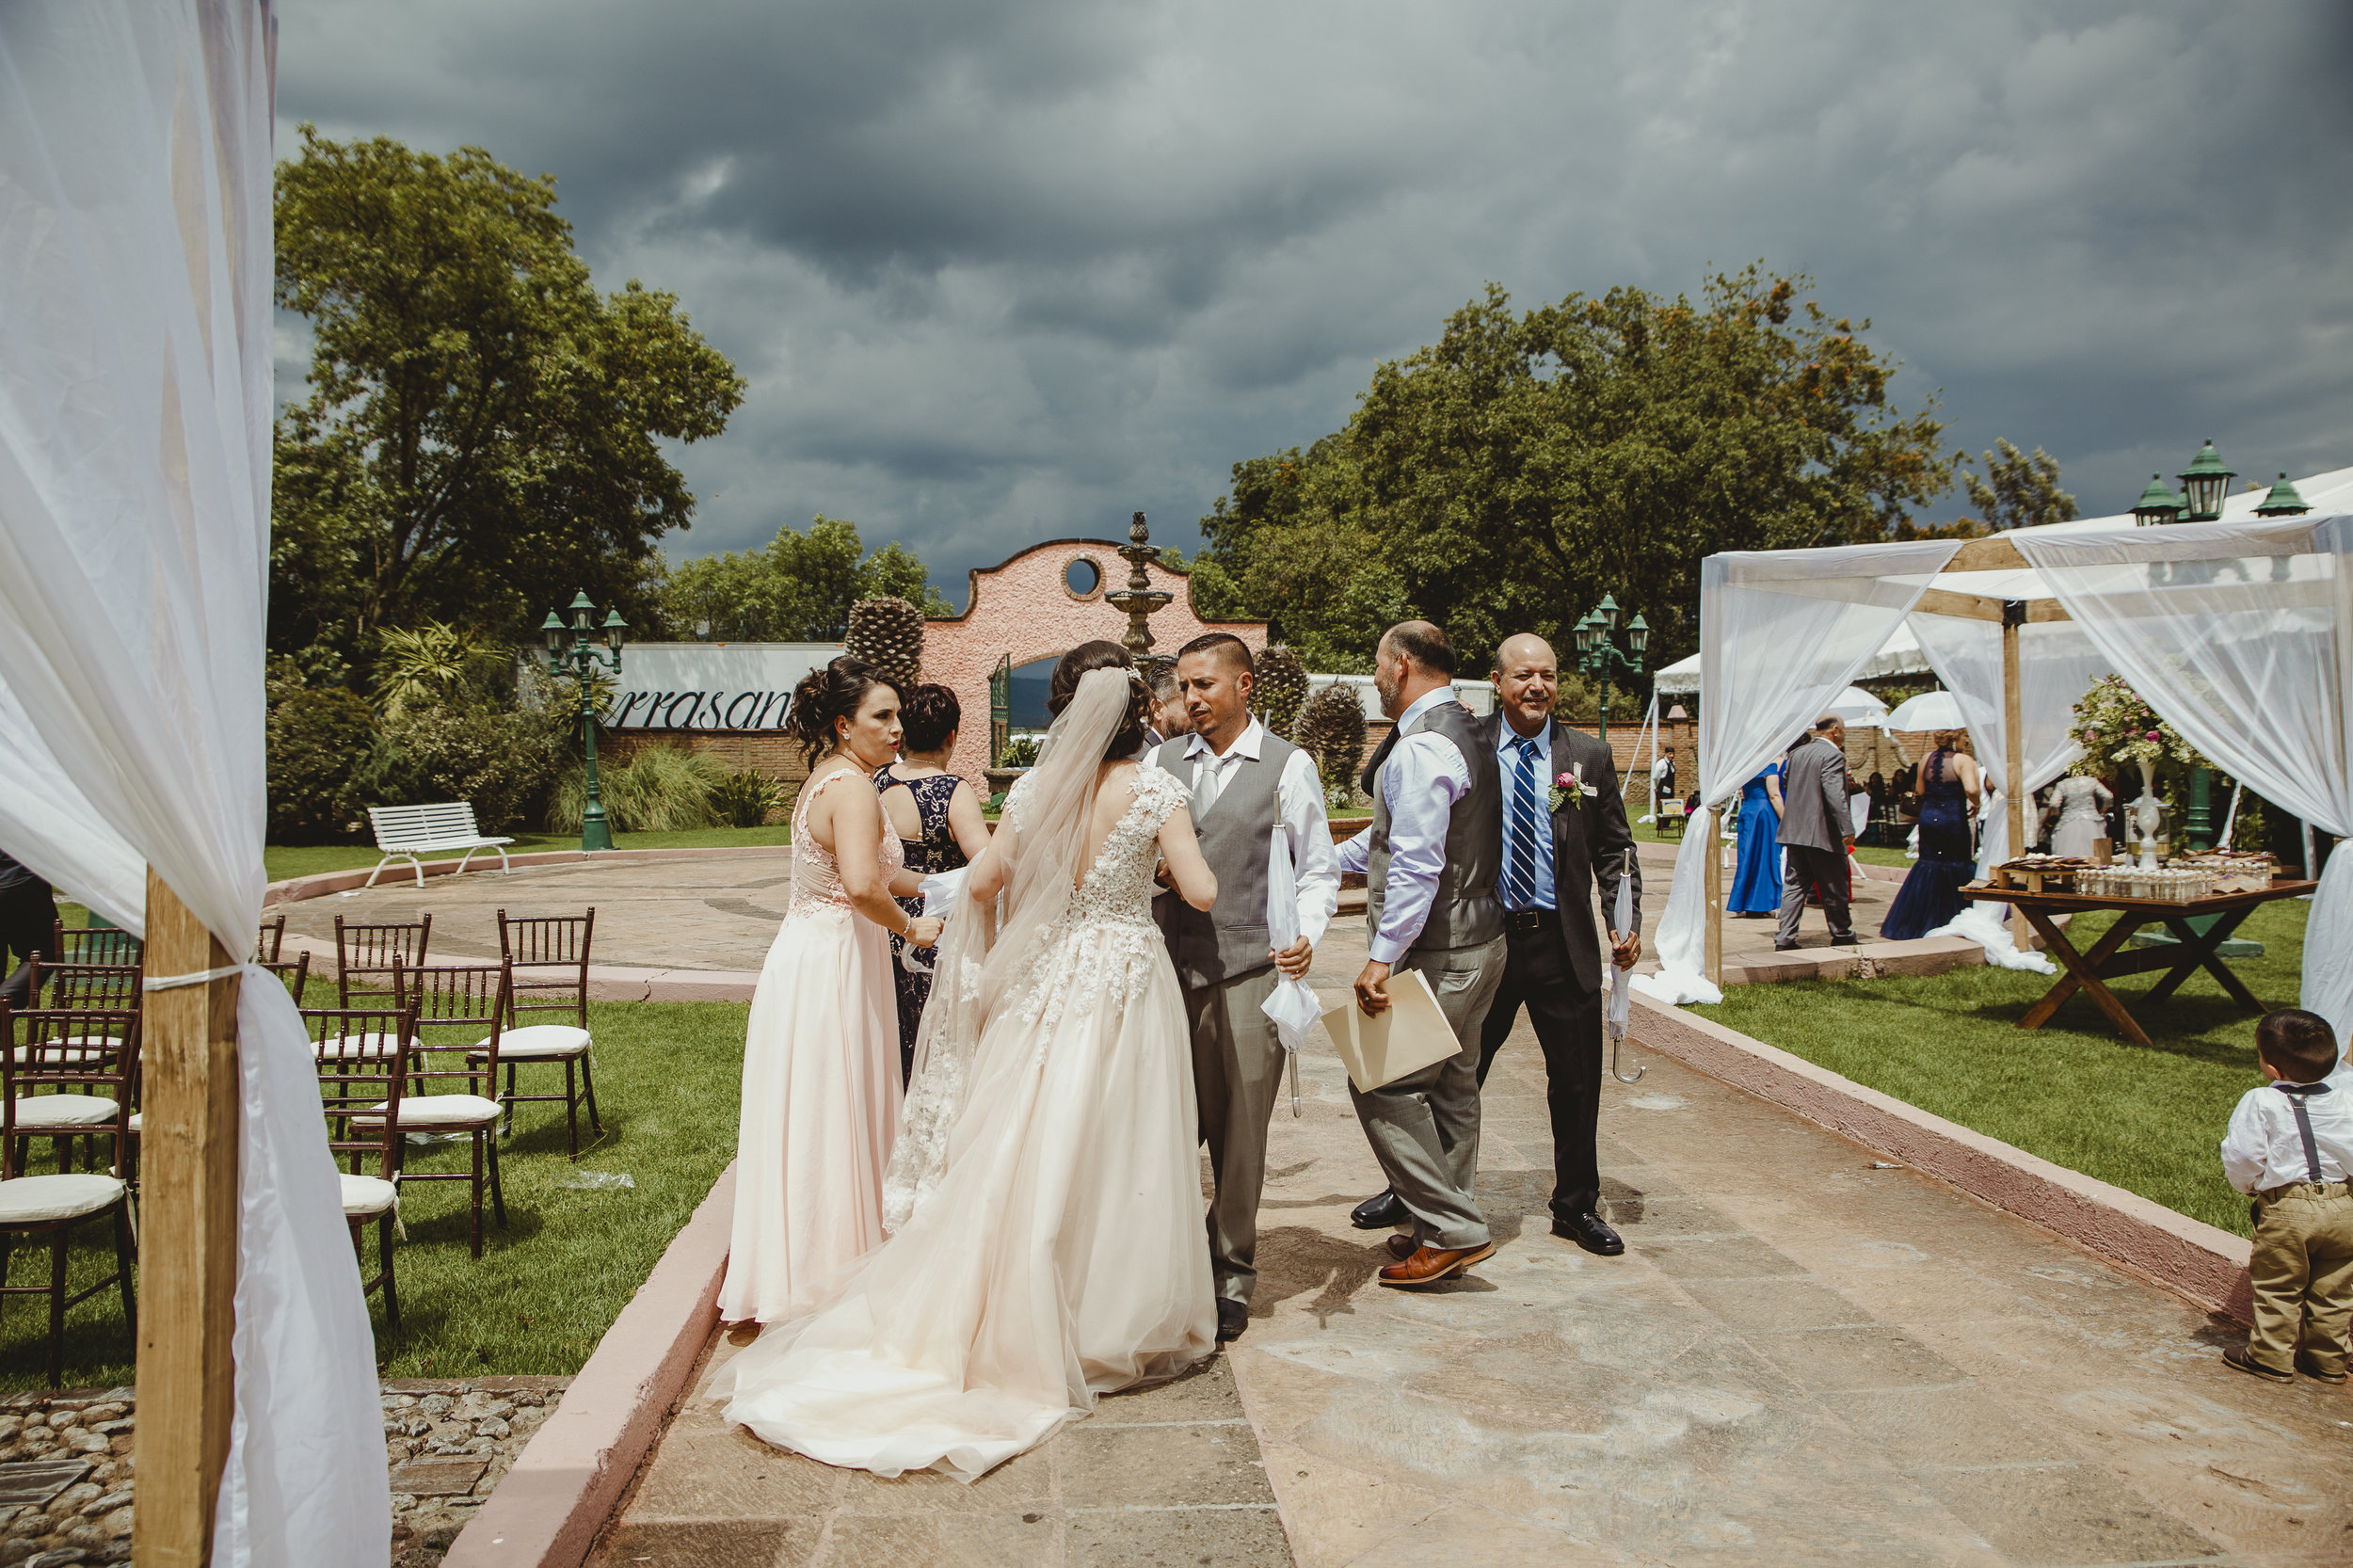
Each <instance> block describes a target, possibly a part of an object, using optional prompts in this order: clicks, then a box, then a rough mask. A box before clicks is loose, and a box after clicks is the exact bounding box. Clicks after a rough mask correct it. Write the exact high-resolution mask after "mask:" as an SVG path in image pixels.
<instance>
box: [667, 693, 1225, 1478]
mask: <svg viewBox="0 0 2353 1568" xmlns="http://www.w3.org/2000/svg"><path fill="white" fill-rule="evenodd" d="M1113 675H1120V676H1121V679H1122V680H1123V682H1124V674H1122V672H1112V671H1098V672H1095V673H1094V674H1092V675H1090V676H1089V677H1087V678H1086V680H1088V681H1090V682H1096V681H1098V678H1109V677H1112V676H1113ZM1123 690H1124V684H1123ZM1085 695H1086V694H1085V693H1084V692H1083V690H1082V694H1081V699H1080V702H1074V704H1073V708H1072V712H1074V713H1076V712H1078V711H1079V709H1080V706H1081V705H1082V703H1083V701H1084V696H1085ZM1085 740H1086V734H1085V733H1084V732H1079V733H1073V734H1072V735H1071V736H1070V741H1071V742H1072V743H1073V746H1072V749H1076V748H1077V747H1078V745H1079V744H1080V743H1083V742H1084V741H1085ZM1092 744H1094V746H1095V748H1096V749H1095V751H1094V755H1095V756H1098V757H1099V756H1100V755H1101V750H1100V747H1101V744H1102V742H1101V740H1100V739H1099V738H1098V739H1096V740H1094V741H1093V743H1092ZM1049 755H1050V753H1049ZM1044 771H1045V769H1044V768H1043V767H1041V769H1040V770H1039V772H1040V773H1043V772H1044ZM1088 773H1089V776H1090V780H1091V777H1092V774H1093V764H1092V761H1091V760H1090V761H1089V763H1088ZM1037 781H1038V780H1037V776H1036V775H1032V776H1028V777H1025V778H1023V779H1022V780H1021V781H1020V782H1019V783H1017V784H1016V786H1015V789H1014V792H1013V794H1012V796H1011V798H1010V800H1009V802H1008V804H1007V808H1006V824H1007V826H1009V827H1011V828H1012V829H1014V830H1015V831H1016V833H1020V834H1024V835H1025V836H1028V835H1030V834H1031V833H1032V830H1035V829H1037V828H1038V827H1039V826H1040V824H1038V823H1037V822H1035V821H1033V820H1031V818H1032V815H1033V813H1034V811H1035V809H1036V806H1037V802H1036V796H1037V794H1038V793H1040V792H1039V791H1034V790H1032V789H1031V788H1030V787H1031V786H1032V784H1034V783H1036V782H1037ZM1104 787H1105V788H1112V787H1115V786H1114V785H1112V784H1107V785H1105V786H1104ZM1124 787H1125V788H1127V789H1128V790H1130V791H1131V792H1132V793H1133V799H1132V801H1131V802H1130V804H1129V805H1128V808H1127V809H1126V811H1125V812H1124V814H1123V815H1122V816H1121V818H1120V819H1119V821H1118V823H1117V824H1116V825H1115V826H1114V827H1113V828H1112V831H1111V833H1110V835H1109V836H1108V837H1107V838H1106V839H1105V840H1104V842H1103V845H1102V848H1101V851H1100V852H1099V854H1098V855H1097V856H1096V858H1095V861H1094V863H1093V865H1092V866H1091V867H1090V868H1089V869H1088V871H1087V873H1086V875H1085V877H1084V878H1083V879H1082V880H1081V881H1080V882H1079V883H1078V885H1077V886H1076V888H1075V889H1072V888H1070V887H1069V883H1068V880H1067V877H1068V873H1067V872H1061V874H1062V875H1063V876H1064V878H1065V881H1064V892H1063V893H1062V894H1061V895H1060V897H1059V898H1056V899H1053V900H1052V901H1051V902H1053V903H1054V904H1056V909H1055V913H1054V918H1053V919H1052V920H1050V923H1048V925H1047V927H1046V928H1045V929H1044V930H1043V931H1041V932H1037V933H1035V934H1034V936H1035V939H1034V940H1032V939H1031V935H1032V934H1030V933H1024V934H1023V936H1022V938H1021V940H1020V943H1019V946H1020V948H1021V949H1023V950H1026V951H1016V952H1006V951H1000V952H999V953H998V954H996V955H995V956H996V959H997V961H998V962H1000V964H1003V965H1004V966H1005V970H1004V980H1003V985H1002V990H1001V995H1000V998H999V1000H997V1002H996V1004H995V1005H994V1006H992V1007H989V1008H987V1009H986V1010H985V1013H986V1016H985V1019H984V1022H982V1023H980V1024H979V1025H978V1026H977V1038H976V1041H975V1042H973V1043H972V1045H971V1048H970V1049H969V1051H968V1052H967V1053H965V1054H963V1055H961V1056H957V1057H955V1058H953V1059H950V1057H949V1056H948V1054H947V1053H946V1052H944V1051H943V1052H940V1053H938V1055H939V1060H937V1061H936V1062H935V1063H933V1064H931V1069H932V1072H931V1077H930V1078H929V1079H928V1080H920V1081H919V1084H918V1086H917V1089H916V1091H915V1094H916V1096H917V1097H916V1099H915V1100H912V1101H911V1102H910V1108H909V1117H908V1125H907V1128H906V1129H905V1131H904V1133H903V1135H902V1137H903V1144H904V1143H905V1142H906V1141H908V1140H914V1141H915V1144H916V1145H919V1146H910V1147H909V1148H906V1149H904V1150H903V1156H904V1158H903V1159H902V1160H901V1161H900V1162H899V1165H900V1167H901V1170H900V1172H895V1173H894V1175H904V1183H905V1184H908V1185H907V1192H906V1194H905V1197H906V1198H908V1199H912V1198H913V1193H914V1188H913V1186H912V1185H911V1183H912V1181H913V1179H914V1177H913V1175H912V1173H915V1172H921V1174H922V1179H921V1183H920V1191H921V1195H920V1200H919V1201H912V1203H911V1207H912V1212H911V1214H908V1215H907V1216H906V1218H905V1221H904V1224H903V1225H902V1226H901V1228H899V1229H898V1230H897V1232H896V1233H895V1234H894V1235H892V1236H891V1237H890V1239H889V1240H888V1241H886V1242H884V1243H883V1245H881V1246H880V1247H878V1248H877V1249H875V1250H874V1251H873V1252H872V1253H869V1254H868V1255H866V1256H865V1257H864V1258H863V1259H862V1260H860V1261H859V1262H858V1263H857V1264H856V1266H855V1267H854V1268H853V1269H851V1270H850V1271H849V1272H847V1275H846V1277H844V1278H843V1279H842V1280H841V1281H840V1283H839V1284H838V1285H837V1286H836V1287H835V1288H832V1289H831V1290H829V1291H828V1292H827V1293H826V1295H827V1299H826V1301H825V1302H824V1304H822V1305H821V1307H820V1308H819V1309H818V1310H815V1311H813V1312H811V1313H808V1314H807V1315H803V1316H799V1317H796V1318H794V1319H792V1320H788V1321H784V1322H780V1323H776V1324H774V1325H772V1326H770V1327H769V1328H767V1329H766V1330H764V1331H763V1332H762V1334H761V1336H760V1338H759V1340H758V1341H756V1342H755V1343H754V1344H752V1345H751V1346H749V1347H747V1348H746V1349H745V1350H744V1352H742V1353H740V1354H739V1355H738V1356H737V1357H736V1358H735V1360H734V1361H733V1362H732V1363H730V1364H729V1365H728V1368H725V1369H723V1370H722V1371H721V1373H720V1374H719V1376H718V1377H717V1378H716V1379H714V1380H713V1384H712V1393H713V1394H714V1395H721V1394H731V1395H732V1398H731V1400H730V1401H729V1403H728V1407H727V1416H728V1419H729V1420H732V1421H739V1422H741V1423H743V1424H744V1426H746V1427H748V1428H750V1429H751V1430H752V1431H753V1432H755V1433H757V1434H758V1435H759V1436H760V1437H762V1438H764V1439H765V1440H767V1441H768V1442H770V1443H773V1444H775V1445H776V1446H777V1447H779V1448H791V1449H793V1450H795V1451H797V1452H800V1453H804V1454H807V1455H808V1456H809V1457H811V1458H813V1459H819V1460H823V1461H824V1462H825V1463H827V1464H840V1465H847V1466H852V1467H856V1468H858V1469H865V1470H872V1471H873V1472H875V1473H876V1474H878V1475H884V1476H896V1475H899V1474H902V1473H904V1472H905V1471H909V1470H918V1469H922V1468H925V1467H936V1468H937V1469H940V1470H943V1471H946V1472H947V1473H948V1474H950V1475H952V1476H954V1477H956V1478H957V1479H958V1480H966V1481H969V1480H975V1479H977V1478H978V1477H979V1476H981V1475H982V1474H984V1472H986V1471H987V1470H988V1469H990V1468H991V1467H992V1466H994V1465H997V1464H1001V1463H1003V1462H1004V1461H1005V1460H1007V1459H1010V1458H1012V1457H1013V1456H1014V1455H1016V1454H1017V1453H1020V1452H1022V1451H1023V1450H1024V1449H1026V1448H1031V1447H1032V1446H1034V1445H1035V1444H1037V1443H1039V1442H1041V1441H1042V1440H1044V1439H1045V1438H1046V1437H1047V1436H1048V1435H1049V1434H1050V1433H1051V1432H1053V1431H1054V1430H1055V1429H1056V1428H1058V1427H1059V1426H1061V1425H1062V1424H1063V1423H1064V1422H1065V1421H1067V1420H1069V1419H1071V1418H1072V1417H1074V1416H1082V1415H1084V1414H1086V1413H1087V1412H1088V1411H1089V1410H1090V1409H1092V1408H1093V1405H1094V1400H1095V1396H1096V1395H1097V1394H1101V1393H1106V1392H1110V1391H1112V1390H1114V1389H1119V1388H1126V1387H1129V1386H1131V1385H1133V1384H1139V1383H1144V1382H1147V1381H1151V1380H1155V1379H1160V1378H1166V1377H1171V1376H1174V1375H1175V1374H1177V1373H1178V1372H1180V1371H1182V1370H1184V1369H1185V1368H1187V1367H1189V1366H1191V1365H1192V1364H1193V1363H1194V1362H1196V1361H1199V1360H1201V1359H1203V1358H1204V1357H1207V1356H1208V1355H1209V1354H1211V1353H1212V1352H1214V1350H1215V1348H1216V1347H1215V1333H1216V1312H1215V1307H1214V1304H1213V1302H1212V1299H1211V1285H1210V1277H1209V1256H1208V1253H1207V1250H1206V1249H1205V1247H1204V1246H1203V1243H1202V1198H1201V1182H1200V1174H1199V1164H1198V1157H1197V1155H1196V1152H1195V1144H1196V1139H1197V1126H1196V1115H1195V1110H1194V1101H1193V1076H1192V1071H1191V1067H1190V1061H1191V1053H1190V1047H1189V1044H1188V1037H1187V1033H1186V1029H1185V1021H1184V1013H1183V1009H1182V1006H1181V1003H1180V1000H1179V996H1178V992H1177V977H1176V974H1175V971H1174V970H1173V969H1172V968H1170V966H1169V960H1168V954H1167V952H1166V950H1165V948H1164V947H1163V945H1162V943H1161V940H1160V933H1159V931H1158V929H1157V928H1156V927H1155V926H1154V924H1153V923H1152V920H1151V918H1150V914H1149V907H1150V902H1151V893H1152V869H1153V865H1154V862H1155V859H1156V858H1157V856H1156V853H1155V840H1156V839H1157V836H1158V834H1159V831H1160V826H1161V824H1162V823H1164V822H1165V821H1166V820H1167V818H1168V817H1169V815H1170V814H1171V813H1172V812H1174V811H1175V810H1176V809H1177V808H1178V807H1180V806H1182V805H1183V804H1184V801H1185V795H1184V792H1183V790H1182V789H1181V788H1180V787H1179V786H1178V785H1177V783H1176V782H1175V780H1173V779H1171V778H1170V777H1169V776H1167V775H1165V774H1161V773H1159V772H1156V771H1150V770H1136V771H1135V772H1134V773H1133V774H1132V775H1131V776H1129V777H1128V778H1127V779H1126V780H1125V783H1124ZM1065 815H1066V813H1065ZM1048 892H1049V894H1050V892H1051V889H1050V888H1049V889H1048ZM957 918H958V919H959V920H971V919H973V918H974V917H973V916H971V915H968V914H960V915H959V916H958V917H957ZM981 918H985V917H981ZM951 924H952V927H953V924H954V922H953V921H952V922H951ZM1008 924H1009V929H1017V926H1018V916H1017V914H1016V916H1014V917H1012V918H1010V919H1009V921H1008ZM1000 940H1002V938H1000ZM952 976H953V977H954V984H956V985H958V986H961V987H963V988H964V990H965V995H964V997H963V999H962V1000H963V1001H964V1002H965V1003H966V1004H967V1005H969V1004H970V1003H971V1001H972V1000H973V998H972V990H973V988H974V987H976V986H977V985H978V984H980V980H979V975H978V970H977V966H976V967H974V968H970V969H968V970H966V971H965V972H964V973H962V974H957V973H956V971H955V970H953V969H952V968H950V967H949V965H948V963H947V962H946V961H943V964H942V968H941V971H940V978H939V981H938V984H937V987H936V990H935V995H934V1000H933V1002H932V1008H933V1009H934V1010H935V1012H936V1010H938V1009H940V1008H941V1007H942V1005H943V998H942V996H941V995H940V993H941V992H942V991H947V990H949V988H950V986H951V980H952ZM944 1000H945V1002H946V1005H947V1006H948V1007H949V1008H950V1009H951V1010H952V1009H953V1008H954V1007H955V1005H956V1004H957V998H956V997H955V996H953V995H951V996H949V997H947V998H946V999H944ZM938 1022H939V1020H938V1019H937V1018H936V1017H935V1016H933V1015H932V1014H928V1013H927V1015H926V1019H925V1030H926V1038H927V1040H928V1039H929V1038H930V1035H931V1033H932V1032H934V1030H935V1028H936V1025H937V1024H938ZM927 1092H928V1094H929V1095H930V1096H931V1098H930V1101H929V1106H930V1111H931V1112H932V1114H931V1115H930V1117H929V1119H928V1120H927V1119H926V1116H925V1114H924V1109H925V1105H926V1100H925V1096H926V1094H927ZM925 1141H929V1143H930V1144H932V1146H931V1147H930V1148H929V1149H925V1148H923V1147H920V1144H923V1143H924V1142H925ZM902 1207H906V1204H905V1202H904V1201H903V1204H902Z"/></svg>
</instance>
